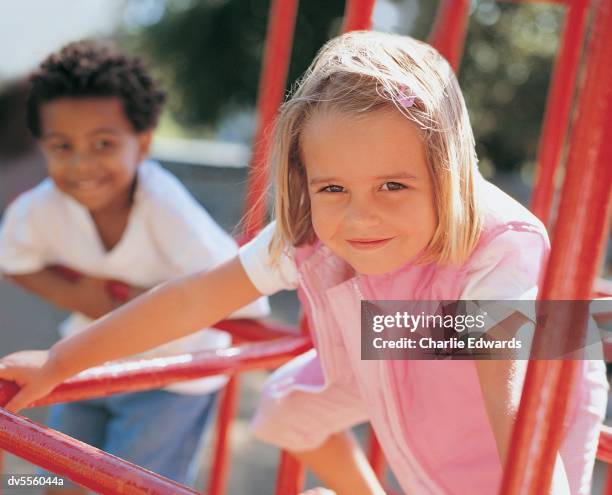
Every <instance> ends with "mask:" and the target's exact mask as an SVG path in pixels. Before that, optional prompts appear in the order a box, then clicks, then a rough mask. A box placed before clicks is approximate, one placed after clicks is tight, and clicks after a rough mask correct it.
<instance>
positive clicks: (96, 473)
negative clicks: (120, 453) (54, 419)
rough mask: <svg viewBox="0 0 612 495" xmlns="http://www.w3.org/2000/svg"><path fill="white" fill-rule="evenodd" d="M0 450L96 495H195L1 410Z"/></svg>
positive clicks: (137, 467)
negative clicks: (55, 474)
mask: <svg viewBox="0 0 612 495" xmlns="http://www.w3.org/2000/svg"><path fill="white" fill-rule="evenodd" d="M0 448H2V449H5V450H6V451H8V452H11V453H12V454H14V455H16V456H19V457H21V458H22V459H25V460H27V461H30V462H32V463H34V464H36V465H38V466H41V467H43V468H45V469H48V470H50V471H52V472H54V473H57V474H58V475H60V476H63V477H67V478H70V479H71V480H72V481H74V482H75V483H77V484H79V485H81V486H84V487H86V488H88V489H90V490H93V491H94V492H96V493H102V494H119V493H121V494H126V495H145V494H147V495H168V494H173V495H193V494H196V493H197V492H195V491H193V490H190V489H189V488H187V487H184V486H182V485H180V484H178V483H175V482H174V481H171V480H169V479H167V478H164V477H163V476H160V475H158V474H155V473H152V472H151V471H147V470H146V469H143V468H141V467H139V466H136V465H134V464H131V463H129V462H127V461H124V460H121V459H119V458H117V457H115V456H112V455H110V454H107V453H105V452H103V451H101V450H99V449H96V448H94V447H91V446H89V445H87V444H85V443H82V442H79V441H77V440H75V439H73V438H70V437H69V436H67V435H63V434H62V433H59V432H56V431H54V430H51V429H50V428H47V427H45V426H41V425H39V424H37V423H34V422H33V421H30V420H29V419H27V418H24V417H21V416H17V415H14V414H11V413H9V412H8V411H6V410H4V409H0Z"/></svg>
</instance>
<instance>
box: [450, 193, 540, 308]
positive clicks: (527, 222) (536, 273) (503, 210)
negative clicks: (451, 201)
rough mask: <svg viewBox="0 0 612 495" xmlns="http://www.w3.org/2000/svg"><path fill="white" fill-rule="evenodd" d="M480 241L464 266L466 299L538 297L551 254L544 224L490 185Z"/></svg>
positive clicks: (485, 196)
mask: <svg viewBox="0 0 612 495" xmlns="http://www.w3.org/2000/svg"><path fill="white" fill-rule="evenodd" d="M486 188H487V189H486V191H485V194H484V198H483V199H484V200H485V203H484V205H483V206H484V219H483V228H482V233H481V236H480V239H479V241H478V243H477V245H476V247H475V249H474V250H473V251H472V254H471V255H470V257H469V258H468V260H467V261H466V263H465V264H464V266H463V273H464V275H465V278H464V287H463V293H462V298H464V299H520V298H523V297H527V295H528V294H529V295H530V296H534V295H535V293H537V287H538V286H539V285H540V283H541V278H542V275H543V271H544V267H545V265H546V260H547V259H548V254H549V252H550V241H549V239H548V234H547V232H546V228H545V226H544V225H543V224H542V222H541V221H540V220H539V219H538V218H537V217H536V216H535V215H533V213H531V212H530V211H529V210H528V209H527V208H525V207H524V206H522V205H521V204H520V203H519V202H518V201H516V200H514V199H513V198H511V197H510V196H508V195H507V194H506V193H504V192H503V191H501V190H500V189H498V188H497V187H495V186H493V185H492V184H489V183H486Z"/></svg>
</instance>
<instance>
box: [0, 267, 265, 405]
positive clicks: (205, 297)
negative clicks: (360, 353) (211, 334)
mask: <svg viewBox="0 0 612 495" xmlns="http://www.w3.org/2000/svg"><path fill="white" fill-rule="evenodd" d="M260 296H261V293H259V291H258V290H257V289H256V288H255V286H254V285H253V284H252V283H251V281H250V279H249V278H248V276H247V274H246V273H245V271H244V269H243V268H242V264H241V262H240V260H239V259H238V257H235V258H233V259H232V260H230V261H228V262H226V263H224V264H222V265H220V266H218V267H216V268H214V269H212V270H209V271H206V272H200V273H196V274H194V275H189V276H187V277H183V278H180V279H176V280H173V281H170V282H167V283H165V284H163V285H160V286H158V287H157V288H155V289H153V290H151V291H149V292H147V293H146V294H144V295H142V296H140V297H138V298H136V299H135V300H133V301H131V302H130V303H128V304H126V305H124V306H122V307H121V308H120V309H118V310H117V311H114V312H113V313H111V314H109V315H107V316H105V317H104V318H101V319H100V320H98V321H97V322H95V323H94V324H92V325H91V326H90V327H89V328H88V329H86V330H84V331H82V332H80V333H78V334H76V335H73V336H71V337H69V338H66V339H63V340H61V341H59V342H58V343H57V344H55V345H54V346H53V347H52V348H51V350H50V351H49V355H48V357H45V359H44V362H43V363H40V362H32V360H28V359H25V360H19V362H16V361H17V360H15V359H11V358H10V356H8V357H7V358H5V359H2V360H1V361H0V378H4V379H6V380H12V381H15V382H17V384H18V385H20V386H21V390H20V391H19V392H18V394H17V395H16V396H15V397H13V399H12V400H11V402H10V403H9V404H7V405H6V408H7V409H8V410H11V411H18V410H20V409H22V408H23V407H26V406H27V405H28V404H30V403H31V402H33V401H35V400H37V399H39V398H40V397H42V396H44V395H46V394H47V393H48V392H49V391H51V390H52V389H53V388H54V387H55V386H57V385H58V384H60V383H61V382H62V381H64V380H65V379H66V378H69V377H70V376H72V375H74V374H76V373H78V372H80V371H82V370H84V369H87V368H91V367H92V366H96V365H100V364H102V363H105V362H107V361H111V360H114V359H117V358H121V357H124V356H129V355H133V354H139V353H141V352H144V351H146V350H149V349H152V348H154V347H157V346H159V345H161V344H163V343H165V342H169V341H171V340H175V339H177V338H180V337H183V336H185V335H188V334H190V333H193V332H195V331H197V330H199V329H201V328H204V327H208V326H211V325H212V324H214V323H216V322H217V321H219V320H221V319H223V318H224V317H225V316H227V315H228V314H230V313H232V312H233V311H235V310H236V309H238V308H239V307H242V306H244V305H246V304H248V303H250V302H251V301H254V300H255V299H257V298H258V297H260Z"/></svg>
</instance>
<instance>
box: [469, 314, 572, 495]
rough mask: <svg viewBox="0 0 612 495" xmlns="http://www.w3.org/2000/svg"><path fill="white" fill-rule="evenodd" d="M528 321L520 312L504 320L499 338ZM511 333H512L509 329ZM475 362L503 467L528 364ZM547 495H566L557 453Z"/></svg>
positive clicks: (523, 361)
mask: <svg viewBox="0 0 612 495" xmlns="http://www.w3.org/2000/svg"><path fill="white" fill-rule="evenodd" d="M529 321H530V320H528V319H527V318H525V317H523V316H522V315H521V314H520V313H514V314H513V315H512V316H510V317H509V318H507V319H506V320H504V322H503V328H502V329H501V331H500V332H499V335H506V336H508V329H518V328H520V327H521V326H522V325H524V324H525V323H527V322H529ZM495 330H496V329H492V332H491V333H493V334H494V333H495ZM511 332H513V331H512V330H511ZM475 363H476V371H477V373H478V378H479V381H480V388H481V390H482V395H483V399H484V402H485V407H486V410H487V414H488V417H489V422H490V424H491V428H492V430H493V435H494V436H495V442H496V444H497V451H498V453H499V457H500V460H501V465H502V466H505V465H506V460H507V457H508V450H509V447H510V440H511V437H512V430H513V428H514V424H515V422H516V415H517V412H518V408H519V404H520V400H521V392H522V387H523V382H524V380H525V373H526V371H527V364H528V361H527V360H491V361H485V360H476V361H475ZM550 493H551V495H552V494H554V495H562V494H566V493H567V494H569V484H568V481H567V477H566V473H565V468H564V466H563V461H562V460H561V457H560V456H559V454H558V453H557V460H556V463H555V468H554V471H553V479H552V482H551V490H550Z"/></svg>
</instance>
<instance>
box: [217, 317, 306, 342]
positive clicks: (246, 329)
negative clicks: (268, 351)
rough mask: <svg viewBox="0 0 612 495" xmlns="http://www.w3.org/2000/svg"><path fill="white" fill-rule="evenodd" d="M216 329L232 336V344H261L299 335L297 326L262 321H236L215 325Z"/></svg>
mask: <svg viewBox="0 0 612 495" xmlns="http://www.w3.org/2000/svg"><path fill="white" fill-rule="evenodd" d="M214 327H215V328H218V329H219V330H225V331H226V332H229V333H230V334H231V335H232V342H233V343H237V342H260V341H265V340H274V339H278V338H281V337H291V336H295V335H298V330H297V329H296V328H295V326H289V325H282V324H279V323H269V322H264V321H260V320H249V319H235V320H223V321H220V322H219V323H215V325H214Z"/></svg>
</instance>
